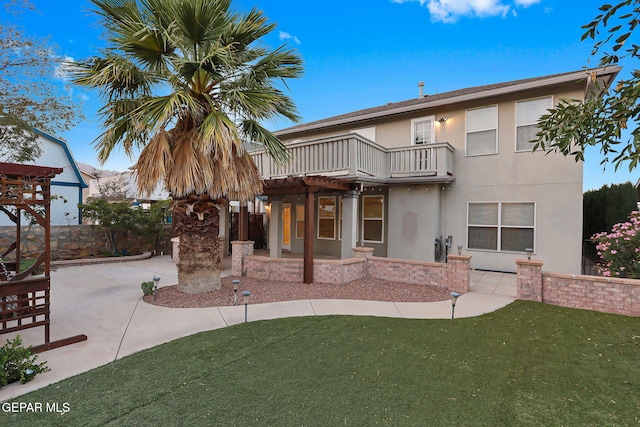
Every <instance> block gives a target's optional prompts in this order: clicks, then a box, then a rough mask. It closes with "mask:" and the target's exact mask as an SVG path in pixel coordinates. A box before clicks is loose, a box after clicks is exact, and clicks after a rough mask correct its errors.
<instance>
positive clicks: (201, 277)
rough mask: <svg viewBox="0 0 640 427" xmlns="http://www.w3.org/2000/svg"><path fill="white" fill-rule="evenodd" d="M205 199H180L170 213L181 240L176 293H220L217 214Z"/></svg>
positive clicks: (194, 196) (195, 197) (211, 203)
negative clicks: (218, 291) (177, 291)
mask: <svg viewBox="0 0 640 427" xmlns="http://www.w3.org/2000/svg"><path fill="white" fill-rule="evenodd" d="M218 209H219V208H218V205H216V204H215V203H214V202H213V201H212V200H211V199H210V198H209V197H208V196H207V195H192V196H188V197H186V198H183V199H179V200H178V201H177V202H176V203H175V206H174V209H173V217H174V220H175V221H176V232H177V233H178V234H179V236H180V247H179V250H180V260H179V261H178V290H179V291H180V292H185V293H188V294H200V293H205V292H213V291H217V290H219V289H220V262H221V260H220V255H219V251H218V234H219V229H220V212H219V210H218Z"/></svg>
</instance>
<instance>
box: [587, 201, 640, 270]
mask: <svg viewBox="0 0 640 427" xmlns="http://www.w3.org/2000/svg"><path fill="white" fill-rule="evenodd" d="M592 239H593V240H594V241H595V242H596V249H597V250H598V256H599V257H600V262H598V267H600V269H601V271H602V274H603V275H604V276H607V277H627V278H631V279H640V211H633V212H631V214H630V215H629V221H627V222H622V223H619V224H615V225H614V226H613V228H612V229H611V232H610V233H606V232H603V233H597V234H594V235H593V237H592Z"/></svg>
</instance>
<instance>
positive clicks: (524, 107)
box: [516, 96, 553, 151]
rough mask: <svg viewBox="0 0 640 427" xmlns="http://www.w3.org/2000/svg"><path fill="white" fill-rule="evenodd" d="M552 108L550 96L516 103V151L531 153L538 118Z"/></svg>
mask: <svg viewBox="0 0 640 427" xmlns="http://www.w3.org/2000/svg"><path fill="white" fill-rule="evenodd" d="M552 106H553V99H552V98H551V97H550V96H547V97H544V98H536V99H529V100H526V101H518V102H516V151H531V150H532V149H533V145H534V144H533V143H531V142H530V141H531V140H533V139H534V138H535V137H536V133H537V132H538V121H539V120H540V116H542V115H543V114H546V113H547V112H548V111H547V110H549V109H550V108H551V107H552Z"/></svg>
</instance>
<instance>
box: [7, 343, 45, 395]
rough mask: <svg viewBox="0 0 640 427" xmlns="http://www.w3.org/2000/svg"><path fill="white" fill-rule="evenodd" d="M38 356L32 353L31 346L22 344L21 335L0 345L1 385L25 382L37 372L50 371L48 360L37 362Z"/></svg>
mask: <svg viewBox="0 0 640 427" xmlns="http://www.w3.org/2000/svg"><path fill="white" fill-rule="evenodd" d="M37 358H38V356H37V355H34V354H32V353H31V347H28V348H26V347H24V346H23V345H22V338H20V335H18V336H16V337H15V338H14V339H13V340H9V341H7V343H6V344H5V345H3V346H2V347H0V366H2V369H1V370H0V387H2V386H4V385H7V384H10V383H13V382H16V381H20V382H21V383H22V384H24V383H27V382H29V381H31V380H32V379H33V377H35V376H36V375H37V374H40V373H42V372H48V371H50V369H49V368H48V367H47V366H46V362H42V363H36V359H37Z"/></svg>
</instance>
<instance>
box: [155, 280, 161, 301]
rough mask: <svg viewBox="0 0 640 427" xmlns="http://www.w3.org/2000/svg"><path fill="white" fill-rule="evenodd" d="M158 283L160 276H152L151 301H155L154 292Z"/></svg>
mask: <svg viewBox="0 0 640 427" xmlns="http://www.w3.org/2000/svg"><path fill="white" fill-rule="evenodd" d="M158 282H160V276H157V275H154V276H153V300H154V301H155V300H156V291H157V290H158Z"/></svg>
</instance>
